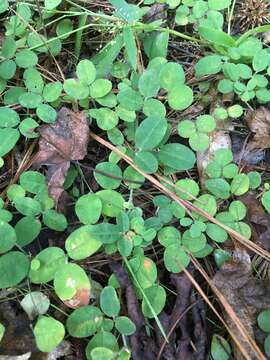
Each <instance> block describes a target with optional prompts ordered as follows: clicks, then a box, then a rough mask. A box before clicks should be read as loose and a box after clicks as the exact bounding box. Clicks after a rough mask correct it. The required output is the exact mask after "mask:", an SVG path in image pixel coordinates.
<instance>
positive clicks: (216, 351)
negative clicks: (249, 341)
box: [211, 335, 231, 360]
mask: <svg viewBox="0 0 270 360" xmlns="http://www.w3.org/2000/svg"><path fill="white" fill-rule="evenodd" d="M211 355H212V357H213V360H228V359H229V358H230V355H231V347H230V345H229V343H228V342H227V341H226V340H225V339H224V338H223V337H221V336H220V335H213V337H212V342H211Z"/></svg>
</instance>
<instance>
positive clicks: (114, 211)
mask: <svg viewBox="0 0 270 360" xmlns="http://www.w3.org/2000/svg"><path fill="white" fill-rule="evenodd" d="M96 195H97V196H98V197H99V198H100V200H101V202H102V214H103V215H105V216H109V217H116V216H117V215H119V213H120V212H121V210H123V205H124V198H123V196H122V195H121V194H119V193H118V192H116V191H114V190H101V191H98V192H97V193H96Z"/></svg>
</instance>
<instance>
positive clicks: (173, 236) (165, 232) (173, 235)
mask: <svg viewBox="0 0 270 360" xmlns="http://www.w3.org/2000/svg"><path fill="white" fill-rule="evenodd" d="M180 240H181V235H180V232H179V231H178V230H177V229H176V228H175V227H173V226H165V227H163V228H162V229H161V230H160V231H159V232H158V241H159V243H160V244H161V245H163V246H165V247H167V246H169V245H172V244H177V243H178V244H180Z"/></svg>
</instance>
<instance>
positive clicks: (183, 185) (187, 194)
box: [175, 179, 200, 200]
mask: <svg viewBox="0 0 270 360" xmlns="http://www.w3.org/2000/svg"><path fill="white" fill-rule="evenodd" d="M175 185H176V186H177V190H175V192H176V194H177V195H178V196H179V197H180V198H181V199H184V200H194V198H196V197H197V196H198V195H199V192H200V188H199V185H198V184H197V182H196V181H194V180H192V179H181V180H178V181H177V182H176V183H175Z"/></svg>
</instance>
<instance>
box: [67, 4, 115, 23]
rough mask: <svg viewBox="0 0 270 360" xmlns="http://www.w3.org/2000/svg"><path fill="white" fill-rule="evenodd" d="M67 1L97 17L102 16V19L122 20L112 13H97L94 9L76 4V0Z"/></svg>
mask: <svg viewBox="0 0 270 360" xmlns="http://www.w3.org/2000/svg"><path fill="white" fill-rule="evenodd" d="M66 2H67V3H69V4H70V5H73V6H75V7H77V8H78V9H81V10H84V12H87V14H88V15H91V16H93V17H97V18H101V19H106V20H109V21H121V20H120V19H119V18H117V17H115V16H112V15H106V14H101V13H95V12H93V11H90V10H88V9H86V8H85V7H83V6H81V5H79V4H76V3H75V2H73V1H71V0H66Z"/></svg>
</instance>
